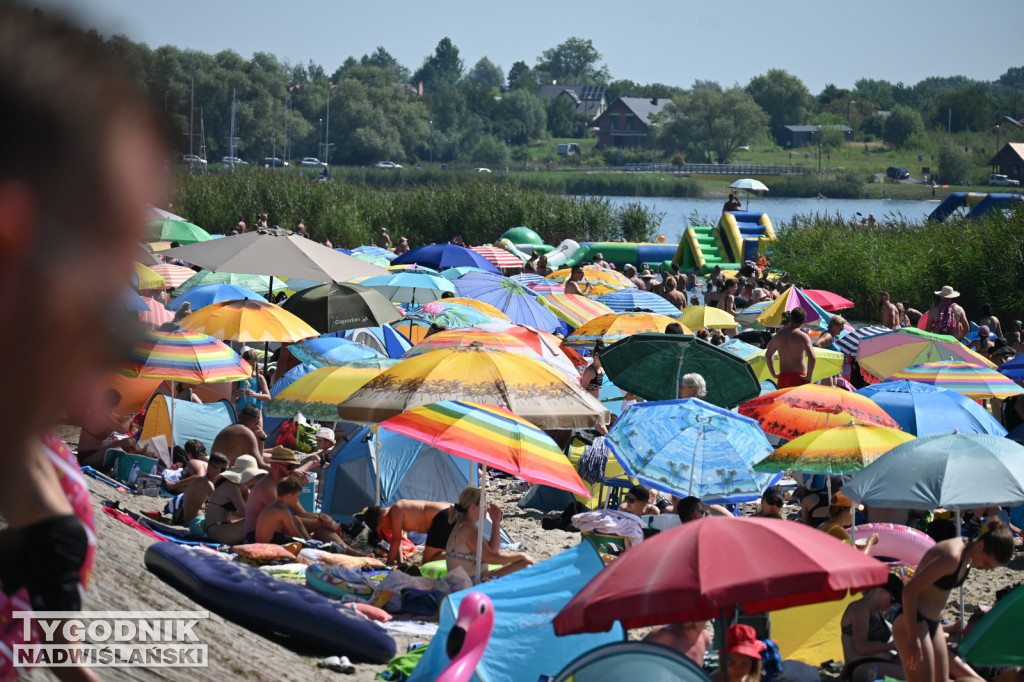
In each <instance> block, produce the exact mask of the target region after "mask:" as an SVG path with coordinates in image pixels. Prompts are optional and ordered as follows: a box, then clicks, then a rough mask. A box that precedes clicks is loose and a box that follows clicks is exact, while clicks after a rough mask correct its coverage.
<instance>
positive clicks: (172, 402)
mask: <svg viewBox="0 0 1024 682" xmlns="http://www.w3.org/2000/svg"><path fill="white" fill-rule="evenodd" d="M176 383H177V382H176V381H172V382H171V437H170V438H168V440H169V441H170V443H169V444H168V447H169V448H170V450H171V461H174V394H175V393H176V392H177V391H175V390H174V385H175V384H176Z"/></svg>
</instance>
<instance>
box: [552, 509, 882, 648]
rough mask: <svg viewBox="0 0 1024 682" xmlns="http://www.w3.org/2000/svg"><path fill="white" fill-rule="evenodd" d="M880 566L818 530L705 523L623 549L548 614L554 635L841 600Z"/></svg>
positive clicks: (878, 577)
mask: <svg viewBox="0 0 1024 682" xmlns="http://www.w3.org/2000/svg"><path fill="white" fill-rule="evenodd" d="M888 573H889V569H888V567H886V565H885V564H883V563H881V562H880V561H878V560H876V559H872V558H871V557H869V556H865V555H864V554H861V553H860V552H859V551H857V550H856V549H854V548H853V547H851V546H849V545H847V544H845V543H842V542H838V541H837V540H836V539H835V538H834V537H832V536H830V535H829V534H827V533H823V532H822V531H820V530H817V529H815V528H811V527H809V526H804V525H801V524H799V523H791V522H786V521H780V520H778V519H768V518H728V517H707V518H704V519H701V520H699V521H690V522H688V523H684V524H683V525H681V526H677V527H676V528H673V529H671V530H668V531H663V532H661V533H659V534H658V535H656V536H654V537H653V538H651V539H649V540H645V541H644V542H643V543H642V544H640V545H637V546H635V547H632V548H631V549H629V550H628V551H627V552H625V553H624V554H623V555H622V556H620V557H619V558H618V559H616V560H615V561H613V562H612V563H611V565H609V566H608V567H607V568H605V569H604V570H603V571H601V572H600V573H598V574H597V576H595V577H594V579H593V580H591V581H590V582H589V583H587V585H586V587H584V588H583V589H582V590H580V592H579V594H577V595H576V596H575V597H573V599H572V601H570V602H569V603H568V604H566V605H565V607H564V608H563V609H562V610H561V612H559V614H558V616H556V617H555V620H554V626H555V633H556V634H558V635H568V634H573V633H578V632H604V631H606V630H608V629H610V628H611V627H612V624H613V623H614V622H615V621H621V623H622V627H624V628H637V627H643V626H648V625H659V624H662V623H677V622H684V621H694V620H706V619H709V618H716V617H717V618H724V617H727V616H729V615H731V614H732V612H733V611H734V610H735V608H736V607H737V606H740V607H742V608H743V612H744V613H760V612H762V611H773V610H776V609H784V608H788V607H790V606H800V605H803V604H815V603H817V602H823V601H833V600H836V599H842V598H843V597H845V596H846V595H847V593H848V592H856V591H859V590H863V589H867V588H868V587H873V586H875V585H881V584H882V583H884V582H885V580H886V577H887V576H888Z"/></svg>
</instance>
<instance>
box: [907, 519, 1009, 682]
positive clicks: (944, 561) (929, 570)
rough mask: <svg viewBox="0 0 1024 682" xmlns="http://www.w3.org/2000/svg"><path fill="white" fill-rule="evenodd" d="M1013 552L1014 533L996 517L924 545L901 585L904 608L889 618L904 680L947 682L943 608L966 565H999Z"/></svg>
mask: <svg viewBox="0 0 1024 682" xmlns="http://www.w3.org/2000/svg"><path fill="white" fill-rule="evenodd" d="M1012 555H1013V535H1012V534H1011V533H1010V529H1009V528H1007V527H1006V525H1005V524H1003V522H1002V521H1001V520H1000V519H999V518H992V519H989V520H988V521H986V522H985V523H984V524H982V526H981V529H980V530H979V531H978V537H976V538H974V539H973V540H966V539H964V538H952V539H950V540H943V541H942V542H940V543H938V544H936V545H935V546H934V547H932V548H931V549H929V550H928V551H927V552H926V553H925V555H924V556H923V557H921V563H920V564H919V565H918V567H917V571H916V572H915V573H914V577H913V578H911V579H910V582H908V583H907V584H906V586H905V587H904V588H903V613H901V614H900V615H899V616H897V617H896V620H895V621H894V622H893V638H894V639H895V641H896V650H897V651H898V652H899V654H900V660H902V661H903V668H904V670H905V671H906V673H907V675H906V679H907V682H947V680H948V679H949V658H948V656H947V654H946V633H945V632H944V631H943V630H942V627H941V623H942V611H943V609H945V608H946V602H948V601H949V595H950V593H951V592H952V591H953V589H954V588H957V587H959V586H960V585H962V584H963V583H964V581H965V580H967V575H968V574H969V573H970V572H971V568H972V567H973V568H978V569H981V570H983V571H985V570H989V569H992V568H996V567H997V566H1003V565H1005V564H1006V563H1007V562H1009V561H1010V557H1011V556H1012Z"/></svg>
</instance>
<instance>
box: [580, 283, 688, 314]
mask: <svg viewBox="0 0 1024 682" xmlns="http://www.w3.org/2000/svg"><path fill="white" fill-rule="evenodd" d="M597 300H598V301H599V302H601V303H604V304H605V305H606V306H608V307H609V308H611V309H612V310H614V311H615V312H617V313H624V312H626V311H628V310H633V309H634V308H643V309H645V310H650V311H651V312H652V313H658V314H659V315H667V316H669V317H679V316H680V315H682V314H683V311H681V310H680V309H679V308H677V307H675V306H674V305H672V304H671V303H669V302H668V301H666V300H665V299H664V298H662V297H661V296H658V295H657V294H656V293H654V292H653V291H640V290H639V289H623V290H621V291H613V292H611V293H610V294H605V295H604V296H598V297H597Z"/></svg>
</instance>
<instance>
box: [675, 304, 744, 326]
mask: <svg viewBox="0 0 1024 682" xmlns="http://www.w3.org/2000/svg"><path fill="white" fill-rule="evenodd" d="M681 312H682V314H681V315H680V317H679V321H680V322H682V323H683V324H684V325H686V326H687V327H689V328H690V329H735V328H736V318H735V317H733V316H732V315H730V314H729V313H727V312H725V311H724V310H722V309H720V308H710V307H708V306H706V305H692V306H689V307H687V308H683V310H682V311H681Z"/></svg>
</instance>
